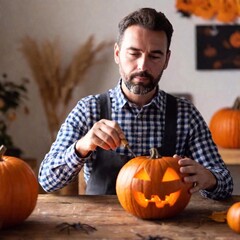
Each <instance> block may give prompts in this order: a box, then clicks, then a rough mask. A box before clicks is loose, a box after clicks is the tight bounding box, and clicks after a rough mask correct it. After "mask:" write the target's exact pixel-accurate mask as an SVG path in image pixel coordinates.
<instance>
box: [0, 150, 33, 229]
mask: <svg viewBox="0 0 240 240" xmlns="http://www.w3.org/2000/svg"><path fill="white" fill-rule="evenodd" d="M5 151H6V148H5V147H4V146H1V148H0V229H2V228H7V227H11V226H14V225H16V224H19V223H21V222H23V221H24V220H25V219H27V217H28V216H29V215H30V214H31V213H32V211H33V210H34V208H35V206H36V202H37V196H38V182H37V178H36V176H35V174H34V172H33V170H32V169H31V168H30V166H29V165H28V164H27V163H25V162H24V161H23V160H21V159H19V158H16V157H10V156H4V153H5Z"/></svg>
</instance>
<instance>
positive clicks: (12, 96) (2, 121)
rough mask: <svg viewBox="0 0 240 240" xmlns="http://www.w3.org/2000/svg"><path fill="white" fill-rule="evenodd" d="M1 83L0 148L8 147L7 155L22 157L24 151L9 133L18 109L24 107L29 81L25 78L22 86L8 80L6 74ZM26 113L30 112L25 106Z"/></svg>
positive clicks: (3, 75)
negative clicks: (2, 146) (16, 144)
mask: <svg viewBox="0 0 240 240" xmlns="http://www.w3.org/2000/svg"><path fill="white" fill-rule="evenodd" d="M1 77H2V80H1V81H0V146H1V145H5V146H6V147H7V152H6V155H9V156H16V157H20V155H21V154H22V150H21V149H20V148H18V147H17V146H15V144H14V142H13V140H12V137H11V136H10V135H9V133H8V128H9V126H10V124H11V123H12V122H13V121H14V120H15V119H16V117H17V114H16V112H17V109H18V108H20V107H21V106H22V105H24V100H26V99H27V95H26V94H27V88H26V84H27V83H28V80H27V79H26V78H23V79H22V80H21V83H20V84H17V83H14V82H12V81H9V80H8V75H7V74H6V73H3V74H2V76H1ZM24 111H25V113H27V112H28V109H27V107H26V105H24Z"/></svg>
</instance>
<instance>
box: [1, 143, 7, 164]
mask: <svg viewBox="0 0 240 240" xmlns="http://www.w3.org/2000/svg"><path fill="white" fill-rule="evenodd" d="M6 151H7V148H6V147H5V146H4V145H2V146H1V147H0V161H2V157H3V155H4V154H5V152H6Z"/></svg>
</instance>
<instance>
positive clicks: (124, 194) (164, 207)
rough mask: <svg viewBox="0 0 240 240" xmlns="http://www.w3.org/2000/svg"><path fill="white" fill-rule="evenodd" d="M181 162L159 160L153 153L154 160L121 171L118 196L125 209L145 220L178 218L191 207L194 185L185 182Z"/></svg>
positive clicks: (146, 159) (145, 159) (135, 162)
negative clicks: (191, 192)
mask: <svg viewBox="0 0 240 240" xmlns="http://www.w3.org/2000/svg"><path fill="white" fill-rule="evenodd" d="M179 168H180V166H179V164H178V159H177V158H173V157H160V156H159V154H158V152H157V150H156V149H154V148H152V149H151V156H150V157H149V156H139V157H136V158H133V159H132V160H130V161H129V162H128V163H126V164H125V165H124V166H123V167H122V169H121V170H120V172H119V174H118V177H117V182H116V193H117V196H118V200H119V202H120V204H121V205H122V207H123V208H124V209H125V210H126V211H127V212H129V213H131V214H133V215H135V216H137V217H139V218H143V219H161V218H168V217H172V216H175V215H176V214H178V213H180V212H181V211H182V210H183V209H184V208H185V207H186V206H187V204H188V202H189V200H190V197H191V194H190V193H189V189H190V187H191V186H192V184H187V183H184V182H183V180H182V179H183V177H184V175H183V174H181V173H180V171H179Z"/></svg>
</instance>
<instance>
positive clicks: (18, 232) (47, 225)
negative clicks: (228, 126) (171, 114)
mask: <svg viewBox="0 0 240 240" xmlns="http://www.w3.org/2000/svg"><path fill="white" fill-rule="evenodd" d="M236 201H240V196H236V197H233V198H231V199H229V200H228V201H214V200H210V199H203V198H202V197H200V195H199V194H194V195H193V196H192V199H191V201H190V203H189V205H188V206H187V208H186V209H185V210H184V211H183V212H182V213H181V214H179V215H178V216H176V217H174V218H171V219H164V220H157V221H148V220H142V219H139V218H137V217H134V216H132V215H131V214H129V213H127V212H125V211H124V210H123V208H122V207H121V205H120V204H119V202H118V200H117V197H116V196H87V195H85V196H84V195H83V196H74V197H73V196H72V197H70V196H56V195H53V194H42V195H39V197H38V203H37V206H36V208H35V210H34V212H33V213H32V214H31V216H30V217H29V218H28V219H27V220H26V221H25V222H24V223H22V224H21V225H19V226H16V227H13V228H11V229H5V230H2V231H1V232H0V239H1V240H2V239H111V240H113V239H119V240H120V239H121V240H124V239H136V240H137V239H139V240H140V239H142V238H140V237H139V235H138V234H140V235H141V236H144V237H149V236H150V235H151V236H161V237H165V238H169V239H174V240H176V239H177V240H190V239H191V240H193V239H195V240H200V239H221V240H227V239H231V240H235V239H240V235H238V234H236V233H234V232H233V231H232V230H231V229H230V228H229V227H228V226H227V224H226V223H217V222H214V221H213V220H211V219H210V218H209V216H210V215H211V214H212V212H213V211H226V210H227V209H228V207H229V206H230V205H231V204H232V203H233V202H236ZM64 222H67V223H70V224H72V223H78V222H81V223H84V224H89V225H91V226H93V227H95V228H96V229H97V230H96V231H94V232H91V233H89V234H86V233H84V232H82V231H78V230H76V229H70V231H69V233H68V232H67V229H65V230H63V231H60V230H59V229H58V228H57V226H58V225H59V224H62V223H64Z"/></svg>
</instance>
